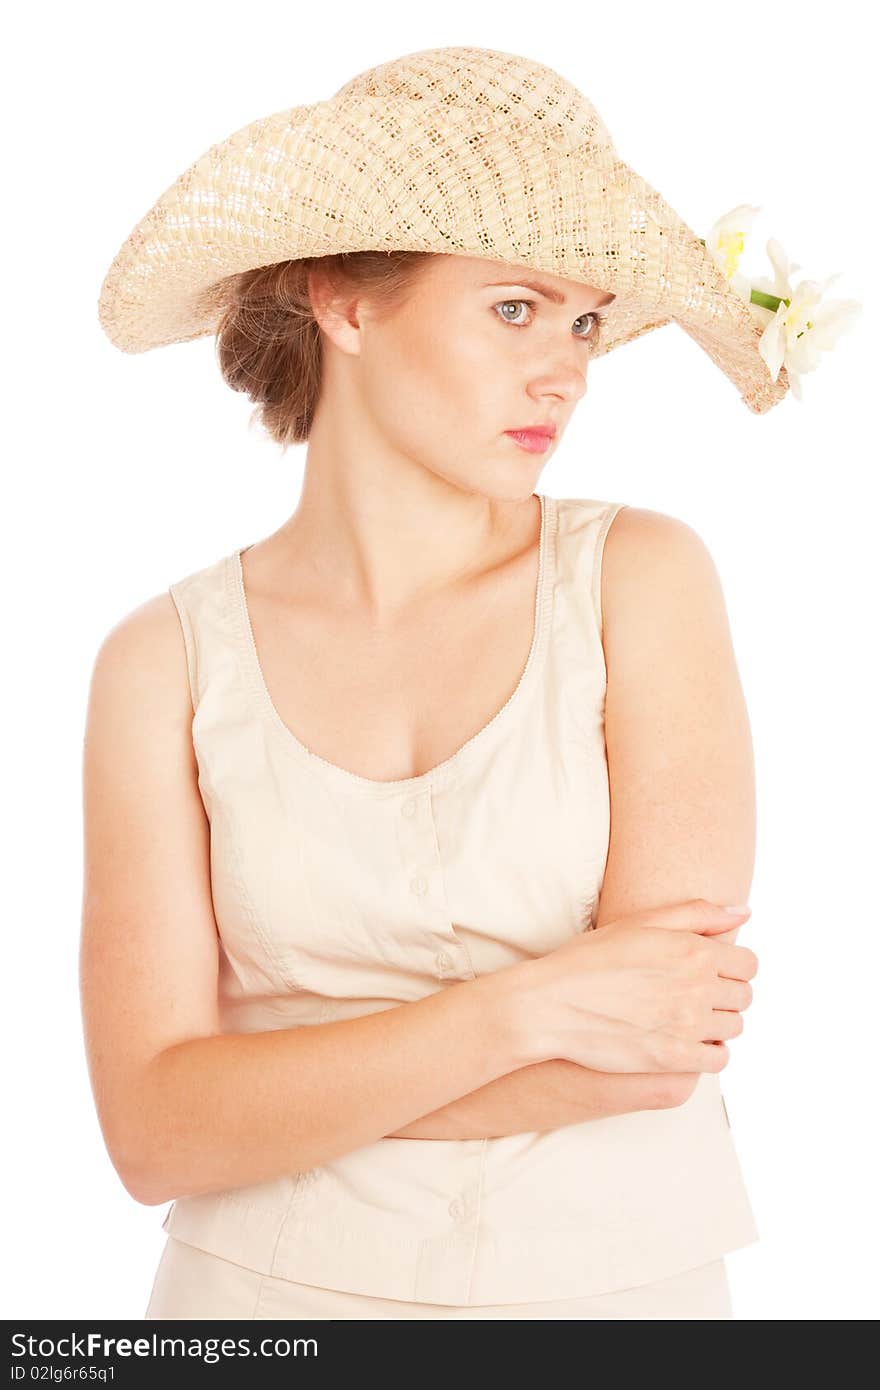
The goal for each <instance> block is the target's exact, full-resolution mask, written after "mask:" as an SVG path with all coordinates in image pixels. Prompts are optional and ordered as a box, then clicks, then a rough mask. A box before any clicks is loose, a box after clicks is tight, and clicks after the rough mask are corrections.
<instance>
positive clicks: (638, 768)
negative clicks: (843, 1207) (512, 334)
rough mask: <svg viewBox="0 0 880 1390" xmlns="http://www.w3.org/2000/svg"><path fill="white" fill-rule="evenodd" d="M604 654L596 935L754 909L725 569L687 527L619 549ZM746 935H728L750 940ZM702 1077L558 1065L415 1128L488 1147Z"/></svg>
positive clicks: (617, 532)
mask: <svg viewBox="0 0 880 1390" xmlns="http://www.w3.org/2000/svg"><path fill="white" fill-rule="evenodd" d="M602 611H603V615H604V633H603V645H604V649H605V659H606V666H607V669H608V686H607V693H606V707H605V735H606V744H607V755H608V771H609V783H610V790H611V812H612V814H611V836H610V844H609V851H608V859H607V863H606V868H605V877H604V880H603V885H602V893H601V897H600V901H599V908H598V916H597V921H596V925H597V926H603V925H605V923H607V922H610V921H614V920H616V919H618V918H620V917H624V916H626V915H627V914H628V913H632V912H637V911H639V910H640V909H642V908H645V907H657V906H660V905H663V904H667V903H674V902H683V901H685V900H686V899H688V898H694V897H703V898H708V899H709V900H710V901H713V902H717V903H741V902H746V901H747V900H748V895H749V889H750V886H751V881H752V873H753V867H754V854H755V786H754V763H753V754H752V743H751V732H750V728H749V721H748V715H747V711H746V705H745V700H744V698H743V693H742V688H741V685H740V681H739V675H738V671H737V666H736V659H735V655H734V650H733V646H732V641H731V634H730V627H729V622H728V618H727V612H726V606H725V603H724V598H723V593H722V589H721V585H720V582H719V578H718V574H717V571H716V568H715V565H714V563H713V561H712V558H711V556H710V554H709V552H708V551H707V549H706V547H705V545H704V544H703V542H702V540H701V539H700V537H699V536H698V535H697V534H696V533H695V532H694V531H692V530H691V528H689V527H688V526H687V525H685V524H684V523H683V522H681V521H679V520H677V519H676V518H674V517H668V516H665V515H663V514H662V513H658V512H651V511H645V510H642V509H638V508H630V507H627V508H625V509H624V510H622V511H621V512H619V513H618V514H617V516H616V517H615V519H614V521H613V522H612V524H611V527H610V529H609V532H608V536H607V538H606V542H605V554H604V561H603V567H602ZM739 930H740V928H739V927H733V928H732V929H731V930H730V931H729V932H724V933H721V934H716V935H715V938H714V939H715V940H719V939H721V940H730V941H735V940H736V937H737V934H738V932H739ZM696 1081H697V1076H696V1075H695V1074H690V1073H666V1074H659V1073H658V1074H654V1075H652V1074H650V1073H648V1074H643V1073H631V1074H621V1075H616V1074H614V1073H609V1072H599V1071H591V1070H590V1069H588V1068H585V1067H579V1066H577V1065H575V1064H574V1063H571V1062H566V1061H562V1060H560V1059H554V1060H551V1061H546V1062H540V1063H537V1064H535V1065H533V1066H529V1067H525V1068H523V1069H522V1070H520V1071H516V1072H513V1073H511V1074H510V1075H508V1076H505V1077H502V1078H500V1079H499V1080H496V1081H493V1082H491V1083H490V1084H489V1085H487V1086H484V1087H482V1088H481V1089H480V1090H479V1091H476V1092H474V1093H473V1094H471V1095H469V1096H464V1097H462V1098H461V1099H459V1100H457V1101H454V1102H452V1103H451V1104H450V1105H447V1106H445V1107H444V1108H443V1109H442V1110H439V1111H437V1112H436V1113H434V1114H432V1115H426V1116H424V1117H422V1118H421V1119H419V1120H417V1121H415V1122H414V1123H413V1124H410V1125H407V1126H405V1127H404V1128H403V1129H402V1130H399V1131H398V1134H399V1135H401V1136H402V1137H406V1138H420V1139H429V1138H459V1139H466V1138H478V1137H482V1136H484V1135H489V1136H492V1135H501V1134H513V1133H519V1132H521V1131H526V1130H542V1129H551V1128H555V1127H556V1126H558V1125H566V1124H574V1123H577V1122H578V1121H581V1120H590V1119H599V1118H602V1117H603V1116H605V1115H616V1114H621V1113H623V1112H625V1111H632V1110H643V1109H652V1108H656V1107H657V1106H661V1105H662V1106H666V1105H674V1104H680V1103H682V1102H683V1101H685V1100H686V1099H687V1098H688V1096H689V1095H690V1094H691V1093H692V1091H693V1088H694V1086H695V1084H696Z"/></svg>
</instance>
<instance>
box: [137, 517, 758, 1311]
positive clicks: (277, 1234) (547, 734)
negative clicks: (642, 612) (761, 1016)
mask: <svg viewBox="0 0 880 1390" xmlns="http://www.w3.org/2000/svg"><path fill="white" fill-rule="evenodd" d="M538 495H539V497H540V501H541V516H542V520H541V539H540V560H539V575H538V581H537V588H536V595H535V610H534V613H535V623H534V635H533V639H532V644H531V649H530V651H529V655H528V659H527V662H526V665H525V667H524V669H523V672H522V675H521V677H520V680H519V684H518V685H517V687H516V689H515V690H514V692H513V694H512V695H511V696H510V698H509V699H508V700H507V702H506V703H505V704H504V705H503V707H502V708H501V709H500V710H499V711H498V712H497V713H496V714H495V716H494V717H493V718H492V719H491V720H490V721H489V723H488V724H486V725H485V726H484V727H483V728H482V729H481V730H480V731H479V732H478V733H476V734H475V735H474V736H473V737H472V738H470V739H469V740H468V741H467V743H465V744H464V745H463V746H461V747H460V748H459V749H458V751H457V752H455V753H453V754H452V756H451V757H449V758H447V759H446V760H445V761H444V762H442V763H440V764H439V765H438V766H436V767H434V768H432V769H431V770H430V771H428V772H426V773H423V774H422V775H420V776H417V777H408V778H403V779H400V780H397V781H388V782H379V781H373V780H371V779H369V778H366V777H361V776H359V775H357V774H355V773H353V772H349V771H346V770H345V769H343V768H341V767H338V766H336V765H335V764H333V763H331V762H328V761H326V760H325V759H323V758H321V757H319V756H317V755H316V754H314V753H312V752H310V751H309V750H308V749H307V748H306V747H305V746H304V745H303V744H302V743H300V742H299V741H298V739H297V738H295V737H294V735H293V734H292V733H291V732H290V730H289V729H288V728H287V726H286V725H285V724H284V723H283V722H282V720H281V718H280V716H279V714H278V712H277V710H276V709H275V707H274V705H273V703H272V701H271V699H270V696H269V692H268V690H267V688H266V685H265V682H264V680H263V676H262V672H261V669H260V666H259V663H258V659H257V652H256V648H255V645H254V641H253V634H252V631H251V627H250V622H249V617H248V609H247V604H246V598H245V590H244V585H243V581H242V569H241V553H242V552H241V550H237V551H235V552H233V554H232V555H229V556H227V557H225V558H223V559H221V560H219V561H217V562H216V563H214V564H212V565H210V566H209V567H208V568H206V569H202V570H199V571H197V572H195V573H194V574H191V575H189V576H188V577H187V578H184V579H182V580H180V581H179V582H178V583H176V584H173V585H171V587H170V590H169V592H170V593H171V595H172V597H173V599H174V602H175V604H176V606H177V610H178V613H179V617H180V622H181V624H182V628H183V634H184V639H185V643H186V651H187V658H188V666H189V678H190V683H191V688H192V697H193V707H194V711H195V714H194V719H193V725H192V737H193V744H194V748H195V751H196V755H197V761H198V774H199V788H200V791H201V796H202V800H203V803H204V806H205V810H206V812H207V816H208V819H209V822H210V836H211V856H210V861H211V879H212V890H213V901H214V910H215V915H216V920H217V926H218V931H219V936H220V947H221V949H220V980H219V1001H220V1008H221V1020H222V1022H221V1026H222V1029H223V1031H224V1032H244V1033H249V1032H256V1031H258V1030H262V1029H267V1028H299V1027H303V1026H305V1025H309V1024H321V1023H323V1022H325V1021H328V1020H335V1019H349V1018H355V1017H357V1016H359V1015H363V1014H367V1013H372V1012H375V1011H378V1010H380V1009H386V1008H393V1007H395V1006H396V1005H397V1004H405V1003H408V1002H409V1001H411V1000H415V999H420V998H422V997H424V996H425V995H427V994H429V993H431V992H433V991H435V990H440V989H445V988H447V987H449V986H450V985H451V984H454V983H455V982H456V981H460V980H469V979H473V978H475V977H476V976H477V975H480V974H484V973H486V972H488V971H492V970H499V969H502V968H503V967H505V966H507V965H512V964H513V963H514V962H516V961H521V960H524V959H528V958H529V957H534V956H538V955H543V954H545V953H546V952H548V951H552V950H553V949H554V947H556V946H559V945H561V944H562V943H563V942H564V941H566V940H567V939H569V938H570V937H571V935H572V934H573V933H575V932H581V931H585V930H590V929H591V928H592V927H593V926H594V923H595V920H596V910H597V904H598V899H599V893H600V890H601V887H602V881H603V877H604V872H605V864H606V860H607V853H608V843H609V825H610V798H609V784H608V768H607V761H606V752H605V738H604V707H605V684H606V670H605V661H604V653H603V647H602V637H601V633H602V626H601V624H602V613H601V605H600V574H601V563H602V551H603V546H604V542H605V537H606V535H607V532H608V528H609V526H610V525H611V522H612V521H613V519H614V516H615V515H616V514H617V512H618V511H619V510H620V508H621V507H622V506H623V505H624V504H623V503H614V502H603V501H591V500H585V499H582V498H568V499H554V498H551V497H548V496H544V495H542V494H538ZM244 548H245V549H246V548H247V547H244ZM439 1064H441V1065H442V1063H439ZM163 1229H164V1230H165V1231H166V1232H167V1233H168V1234H169V1235H172V1236H175V1237H176V1238H178V1239H179V1240H182V1241H184V1242H187V1243H189V1244H190V1245H194V1246H196V1247H198V1248H200V1249H202V1250H206V1251H208V1252H210V1253H213V1254H215V1255H219V1256H222V1257H223V1258H224V1259H228V1260H232V1261H234V1262H236V1263H237V1264H241V1265H244V1266H246V1267H249V1268H251V1269H254V1270H257V1271H258V1272H260V1273H263V1274H266V1275H273V1276H275V1277H281V1278H286V1279H293V1280H296V1281H299V1282H302V1283H311V1284H317V1285H321V1286H322V1287H325V1288H330V1289H342V1290H347V1291H348V1292H351V1293H361V1294H375V1295H378V1296H381V1297H383V1298H397V1299H406V1300H411V1301H416V1302H424V1303H444V1304H451V1305H472V1304H481V1303H519V1302H530V1301H535V1300H542V1299H559V1298H566V1297H579V1296H587V1295H592V1294H601V1293H605V1292H609V1291H612V1290H615V1289H620V1288H624V1287H626V1286H628V1285H633V1284H641V1283H649V1282H651V1281H653V1280H656V1279H662V1278H665V1277H667V1276H670V1275H673V1274H675V1273H678V1272H680V1271H683V1270H686V1269H690V1268H693V1267H695V1266H697V1265H700V1264H703V1263H706V1262H708V1261H710V1260H714V1259H717V1258H718V1257H720V1256H721V1255H722V1254H723V1253H724V1252H726V1251H729V1250H734V1249H737V1248H739V1247H741V1246H744V1245H749V1244H751V1243H752V1242H753V1241H755V1240H758V1239H759V1238H760V1237H759V1233H758V1230H757V1227H756V1224H755V1219H754V1215H753V1212H752V1209H751V1207H750V1205H749V1199H748V1196H747V1193H746V1190H745V1187H744V1183H743V1178H742V1173H741V1171H740V1166H739V1163H738V1158H737V1154H736V1151H735V1148H734V1145H733V1142H732V1138H731V1131H730V1126H729V1120H728V1118H727V1111H726V1107H725V1105H724V1102H723V1098H722V1095H721V1090H720V1083H719V1077H718V1075H717V1074H716V1073H709V1072H705V1073H701V1074H700V1078H699V1080H698V1083H697V1085H696V1087H695V1089H694V1091H693V1094H692V1095H691V1097H690V1098H689V1099H688V1100H687V1102H686V1103H685V1104H683V1105H680V1106H676V1107H673V1108H670V1109H664V1110H642V1111H637V1112H632V1113H628V1114H623V1115H616V1116H611V1117H608V1118H602V1119H594V1120H587V1121H584V1122H581V1123H576V1124H570V1125H565V1126H563V1127H560V1128H558V1129H554V1130H548V1131H536V1132H530V1133H520V1134H512V1135H506V1136H503V1137H500V1138H492V1139H464V1140H462V1139H451V1140H440V1139H431V1140H423V1139H404V1138H393V1137H385V1138H382V1139H380V1140H379V1141H378V1142H377V1143H372V1144H368V1145H366V1146H364V1147H362V1148H359V1149H356V1150H354V1151H352V1152H349V1153H346V1154H345V1155H343V1156H342V1157H340V1158H334V1159H333V1160H332V1161H329V1162H327V1163H324V1164H321V1165H320V1166H318V1167H314V1168H309V1169H307V1170H304V1171H301V1172H291V1173H289V1174H286V1175H284V1176H283V1177H279V1178H278V1179H277V1180H273V1181H269V1182H260V1183H258V1184H255V1185H252V1186H247V1187H244V1188H235V1189H232V1190H229V1191H224V1192H211V1193H207V1194H198V1195H193V1196H183V1197H179V1198H178V1199H177V1200H176V1201H175V1202H174V1203H173V1204H172V1206H171V1208H170V1209H169V1211H168V1213H167V1215H166V1217H165V1220H164V1222H163Z"/></svg>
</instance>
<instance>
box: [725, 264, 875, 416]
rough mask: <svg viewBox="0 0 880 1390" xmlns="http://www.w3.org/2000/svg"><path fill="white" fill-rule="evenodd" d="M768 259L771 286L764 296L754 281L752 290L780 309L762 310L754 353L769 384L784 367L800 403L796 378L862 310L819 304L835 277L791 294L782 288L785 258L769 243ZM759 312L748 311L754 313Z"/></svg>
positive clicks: (841, 303)
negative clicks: (773, 299)
mask: <svg viewBox="0 0 880 1390" xmlns="http://www.w3.org/2000/svg"><path fill="white" fill-rule="evenodd" d="M771 246H772V247H773V248H774V252H773V253H771V250H770V248H771ZM767 253H768V255H770V256H771V259H773V264H774V269H775V270H776V274H777V279H776V284H775V285H774V286H769V287H768V288H767V289H766V290H765V285H767V283H768V282H766V281H757V280H756V281H755V282H754V286H753V288H755V289H758V290H765V293H769V294H777V295H779V297H780V303H779V307H778V309H777V310H776V312H775V313H773V312H772V311H771V310H769V309H762V310H761V313H762V315H763V316H764V319H763V320H762V321H766V327H765V329H764V332H763V333H762V334H761V337H760V340H759V342H758V351H759V353H760V354H761V356H762V358H763V359H764V361H765V362H766V363H767V366H768V368H769V371H770V375H771V377H772V378H773V380H774V381H775V380H776V378H777V377H778V376H779V368H780V367H781V366H783V365H784V366H785V370H786V372H787V373H788V380H789V385H790V386H791V390H792V394H793V395H794V396H795V397H796V398H797V400H803V391H802V388H801V383H800V377H801V376H802V375H803V374H804V373H805V372H812V371H815V369H816V367H818V365H819V354H820V352H827V351H828V350H829V349H830V348H833V347H834V344H835V343H836V342H837V339H838V338H839V336H840V334H841V333H843V332H844V331H845V330H846V329H847V328H850V327H851V326H852V325H853V323H855V321H856V319H857V318H858V317H859V315H860V314H861V312H862V306H861V304H859V302H858V300H855V299H827V300H825V302H824V303H823V295H824V294H825V291H826V290H827V289H828V286H829V285H833V283H834V281H835V280H839V279H840V275H839V274H837V275H829V277H828V279H827V280H823V281H822V282H821V283H820V282H819V281H818V280H801V281H800V283H799V284H798V285H796V286H795V287H794V288H793V289H792V287H791V285H790V284H785V285H782V284H781V283H780V281H781V267H782V266H783V265H784V256H785V253H784V252H783V251H782V248H781V247H780V246H779V243H778V242H768V243H767ZM774 255H775V256H776V259H774ZM777 260H778V264H777ZM796 268H797V267H792V269H796ZM786 301H788V302H787V303H786ZM759 307H760V306H758V305H753V306H752V308H753V309H757V308H759Z"/></svg>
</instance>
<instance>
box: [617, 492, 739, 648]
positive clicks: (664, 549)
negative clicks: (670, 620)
mask: <svg viewBox="0 0 880 1390" xmlns="http://www.w3.org/2000/svg"><path fill="white" fill-rule="evenodd" d="M710 593H713V594H714V595H715V598H716V600H717V598H718V597H719V596H720V579H719V575H718V570H717V567H716V565H715V562H714V560H713V558H712V555H711V554H710V552H709V549H708V547H707V546H706V543H705V541H704V540H703V539H702V537H701V536H700V535H699V533H698V532H697V531H695V530H694V528H693V527H692V526H690V525H688V523H687V522H686V521H682V520H680V518H678V517H675V516H668V515H667V514H666V513H665V512H656V511H651V510H649V509H648V508H645V507H629V506H626V507H622V508H621V510H620V511H619V512H618V513H617V514H616V516H615V518H614V520H613V522H612V524H611V526H610V528H609V530H608V535H607V537H606V539H605V548H604V552H603V560H602V610H603V613H604V614H605V615H606V616H607V618H608V620H609V621H610V622H612V623H613V622H614V620H615V617H619V616H620V610H621V608H622V609H623V616H625V617H631V616H632V613H631V611H630V609H631V607H632V605H633V604H635V605H636V606H637V607H638V609H639V610H641V611H644V612H646V613H648V614H650V613H652V612H655V611H656V609H657V608H658V607H663V606H664V605H666V604H668V603H669V602H670V601H671V600H673V599H674V600H675V601H676V602H683V603H687V602H689V601H691V600H696V601H699V600H700V599H701V598H702V599H703V601H705V598H706V596H707V595H708V594H710Z"/></svg>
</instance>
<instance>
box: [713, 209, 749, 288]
mask: <svg viewBox="0 0 880 1390" xmlns="http://www.w3.org/2000/svg"><path fill="white" fill-rule="evenodd" d="M760 211H761V209H760V208H756V207H752V206H751V205H750V204H749V203H740V205H739V207H736V208H731V210H730V212H726V213H725V214H724V216H723V217H719V219H718V221H717V222H715V223H713V225H712V226H711V227H710V228H709V230H708V232H707V233H706V239H705V245H706V250H707V251H708V252H709V255H710V256H711V257H712V259H713V261H714V262H715V264H716V265H717V266H718V269H719V270H720V271H721V272H722V274H723V275H724V276H725V277H726V278H727V279H728V280H729V281H730V286H731V289H733V290H734V291H735V292H736V293H737V294H738V295H739V296H740V298H741V299H744V300H745V301H746V303H748V301H749V295H750V293H751V288H752V287H751V284H750V283H749V281H748V280H747V279H746V278H745V276H744V275H741V274H740V272H739V271H738V270H737V266H738V265H739V259H740V256H741V255H742V253H743V247H744V246H745V244H746V237H747V236H748V234H749V232H750V231H751V229H752V223H753V222H754V220H755V218H756V217H757V215H758V213H759V212H760Z"/></svg>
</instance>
